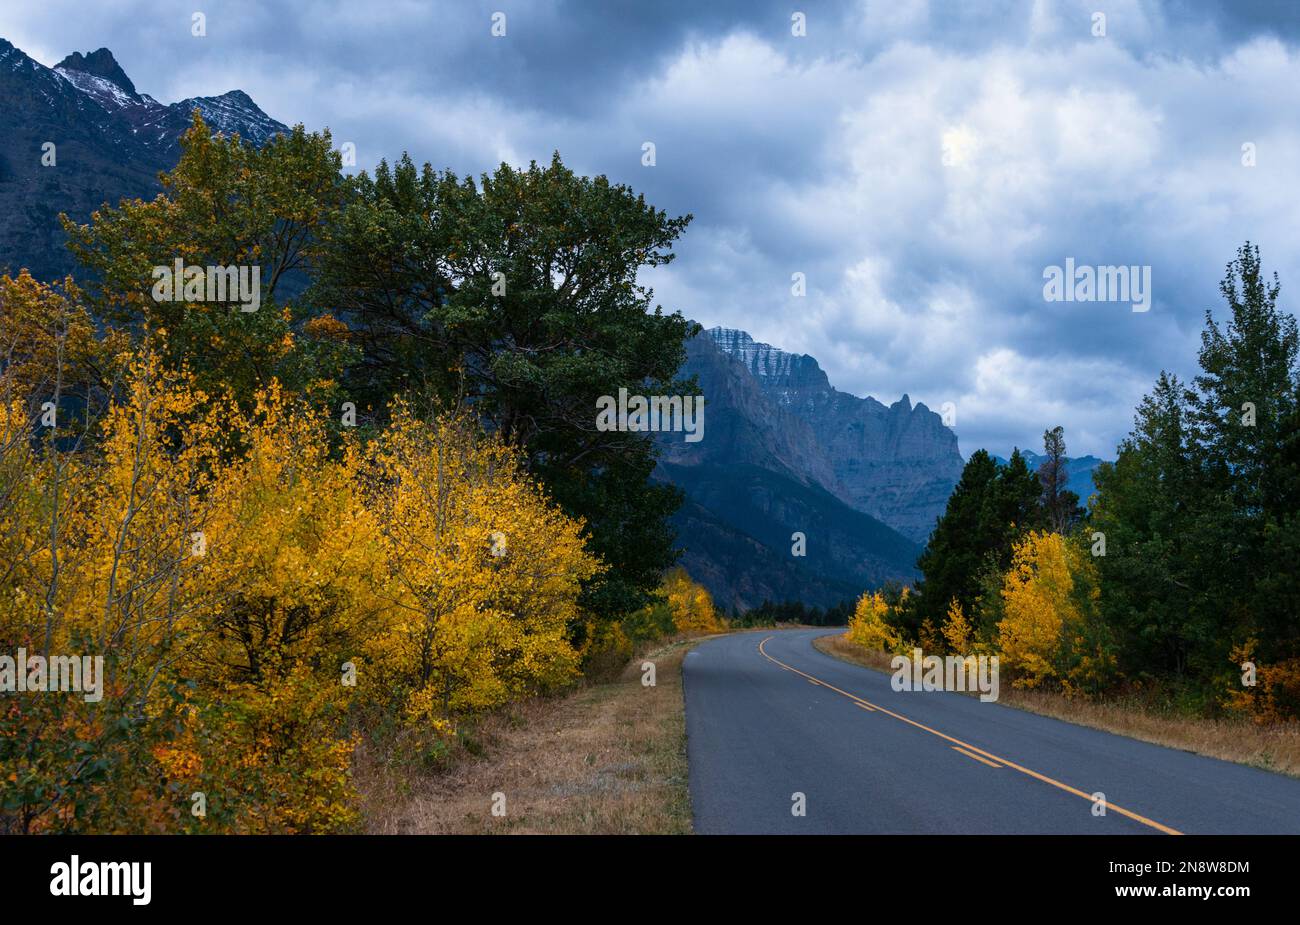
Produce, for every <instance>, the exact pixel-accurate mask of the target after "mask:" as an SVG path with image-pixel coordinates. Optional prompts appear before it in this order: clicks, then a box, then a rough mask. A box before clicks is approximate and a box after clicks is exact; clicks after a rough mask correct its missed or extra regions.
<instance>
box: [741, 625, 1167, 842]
mask: <svg viewBox="0 0 1300 925" xmlns="http://www.w3.org/2000/svg"><path fill="white" fill-rule="evenodd" d="M770 639H772V637H771V636H768V637H767V638H766V639H764V640H763V641H762V642H760V643H759V644H758V651H759V653H760V654H761V655H762V656H763V658H765V659H767V660H768V661H769V662H772V663H774V664H776V665H780V666H781V667H782V668H784V669H785V670H786V671H793V672H794V673H795V674H797V675H799V676H801V677H804V678H807V679H808V680H809V681H811V682H812V683H814V684H819V685H821V686H822V687H824V688H826V689H827V690H832V691H835V693H837V694H841V695H843V696H845V697H847V698H849V699H850V700H852V701H853V702H854V703H856V704H857V705H858V706H860V707H864V708H865V709H867V710H871V711H874V712H877V713H884V714H885V715H886V716H892V717H893V718H894V719H896V720H901V721H902V722H904V723H907V724H908V725H909V726H915V727H916V728H917V729H923V730H925V731H926V732H928V733H930V734H931V735H934V736H938V737H939V738H941V739H944V740H945V741H947V742H951V743H953V750H954V751H959V752H961V753H962V754H964V755H966V756H967V757H968V758H974V759H975V760H976V761H982V762H983V763H984V764H987V765H990V766H992V767H995V768H996V767H999V766H1005V767H1008V768H1011V769H1012V770H1013V771H1019V772H1020V773H1021V774H1024V775H1027V776H1029V777H1032V778H1034V779H1035V780H1040V781H1042V782H1043V783H1045V784H1050V785H1052V786H1053V787H1056V788H1057V789H1058V790H1064V791H1065V792H1066V793H1072V794H1074V795H1075V796H1077V797H1081V798H1082V799H1085V800H1087V801H1088V802H1089V803H1092V802H1093V799H1092V795H1091V794H1088V793H1084V792H1083V791H1082V790H1079V789H1077V788H1075V787H1071V786H1070V785H1069V784H1064V783H1062V782H1061V781H1059V780H1056V779H1055V778H1052V777H1048V776H1047V775H1046V774H1039V773H1038V772H1037V771H1031V770H1030V769H1029V768H1026V767H1024V766H1023V765H1019V764H1016V763H1015V762H1014V761H1008V760H1007V759H1006V758H1002V757H1000V756H998V755H995V754H993V753H992V752H986V751H985V750H984V749H982V748H977V747H976V746H974V745H971V744H970V743H969V742H963V741H962V740H961V739H956V738H953V737H952V736H950V735H948V734H946V733H943V732H940V731H939V730H937V729H931V728H930V727H929V726H926V725H925V724H924V723H918V722H917V721H916V720H914V719H908V718H907V717H906V716H903V715H902V714H901V713H895V712H894V711H893V710H888V709H886V708H884V707H882V706H880V704H877V703H872V702H871V701H869V700H864V699H863V698H861V697H859V696H858V695H857V694H850V693H849V692H848V691H842V690H840V689H839V688H838V687H836V686H835V685H833V684H827V683H826V682H825V681H823V680H822V679H821V678H814V677H813V676H812V675H810V674H808V673H807V672H805V671H800V670H799V669H798V668H795V667H793V666H791V665H787V664H786V663H785V662H783V661H781V660H780V659H778V658H773V657H772V656H770V655H768V654H767V649H765V648H763V647H764V646H766V645H767V643H768V641H769V640H770ZM1106 811H1107V812H1111V811H1114V812H1117V813H1119V814H1120V815H1121V816H1127V817H1128V818H1130V819H1132V820H1133V821H1134V822H1140V823H1142V824H1143V825H1147V826H1150V827H1151V828H1153V829H1155V830H1157V831H1159V832H1164V833H1165V834H1166V835H1182V834H1183V833H1182V832H1180V831H1178V830H1177V829H1172V828H1170V827H1169V826H1167V825H1162V824H1160V823H1159V822H1156V821H1155V820H1154V819H1148V818H1147V817H1146V816H1142V815H1139V814H1138V813H1135V812H1133V811H1132V810H1127V809H1125V808H1124V807H1122V806H1116V805H1115V804H1114V803H1111V802H1109V801H1107V803H1106Z"/></svg>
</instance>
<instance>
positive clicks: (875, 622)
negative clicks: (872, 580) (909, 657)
mask: <svg viewBox="0 0 1300 925" xmlns="http://www.w3.org/2000/svg"><path fill="white" fill-rule="evenodd" d="M889 615H890V607H889V604H888V603H886V602H885V598H884V595H882V594H881V593H880V592H879V591H867V592H866V593H865V594H863V595H862V596H861V597H860V598H858V603H857V606H856V607H855V608H854V610H853V616H852V617H851V618H850V619H849V629H848V633H846V635H847V636H848V639H849V641H850V642H852V643H855V644H857V645H860V646H862V647H863V648H866V649H872V650H876V651H880V652H891V653H899V652H903V651H905V650H906V649H907V644H906V643H905V642H904V641H903V637H902V635H901V634H900V633H899V632H898V630H896V629H894V627H892V626H891V625H890V624H889V622H888V617H889Z"/></svg>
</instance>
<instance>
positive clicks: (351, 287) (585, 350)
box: [317, 154, 695, 617]
mask: <svg viewBox="0 0 1300 925" xmlns="http://www.w3.org/2000/svg"><path fill="white" fill-rule="evenodd" d="M689 221H690V216H689V215H688V216H684V217H680V218H672V217H669V216H668V215H667V214H666V213H664V212H663V211H661V210H658V209H655V208H653V207H651V206H649V205H648V204H647V203H646V202H645V199H644V197H642V196H638V195H636V194H634V193H633V191H632V190H631V189H629V188H628V187H626V186H619V185H614V184H611V183H610V182H609V181H608V180H607V179H606V178H605V177H595V178H590V177H579V176H577V175H575V174H574V173H573V172H572V171H571V170H569V169H568V168H567V167H565V166H564V164H563V163H562V162H561V160H560V158H559V155H558V154H557V155H556V156H555V157H554V158H553V159H552V161H551V163H550V164H549V165H547V166H539V165H538V164H536V163H533V164H531V165H530V166H529V167H528V168H527V169H524V170H516V169H513V168H511V167H509V166H508V165H505V164H503V165H501V166H500V167H499V168H498V169H497V170H496V171H495V172H494V173H492V174H490V175H483V176H482V177H481V178H480V179H479V181H478V182H476V181H475V180H473V179H472V178H468V177H466V178H460V177H458V176H456V175H455V174H453V173H451V172H449V171H447V172H441V173H439V172H435V171H434V170H433V169H432V168H431V167H429V166H428V165H425V167H424V168H423V170H417V169H416V167H415V165H414V164H413V163H412V162H411V160H410V159H409V158H408V157H403V158H402V160H401V161H399V162H398V163H397V165H396V166H395V167H391V168H390V167H389V166H388V165H387V164H382V165H381V166H380V167H379V168H378V170H377V171H376V172H375V175H374V177H369V176H366V175H361V176H360V177H358V178H357V179H356V180H355V182H354V185H353V191H352V197H351V201H350V203H349V205H348V206H347V208H346V209H345V210H344V211H343V214H342V216H341V218H340V220H339V221H338V222H337V223H336V224H335V225H334V226H333V227H332V228H331V229H330V231H329V235H328V247H327V250H326V259H325V261H324V263H323V267H322V275H321V278H320V280H319V285H318V287H317V292H318V293H319V295H320V299H321V300H322V301H328V304H332V305H336V306H337V307H338V308H339V309H340V312H341V314H342V317H343V318H344V320H345V321H346V322H347V324H348V326H349V328H350V339H351V340H352V342H353V343H355V344H356V345H357V346H358V347H359V349H360V351H361V361H360V363H359V364H358V365H357V366H356V367H354V368H353V369H352V370H351V371H350V373H349V375H348V377H347V379H346V390H347V392H348V394H349V395H354V396H357V398H358V401H359V402H365V403H367V404H370V405H373V406H374V407H381V406H382V401H381V399H385V398H386V397H387V396H388V395H391V394H393V393H400V392H406V391H420V392H423V393H425V394H429V395H433V396H436V397H438V398H439V399H440V400H442V401H443V402H445V403H450V404H458V405H463V406H468V407H472V408H473V409H474V411H475V412H476V413H477V414H478V415H479V416H480V417H481V418H482V419H483V420H484V421H485V422H487V423H488V425H489V426H490V427H491V428H493V429H494V430H496V431H498V432H499V433H501V434H502V435H503V436H504V437H505V438H506V439H507V440H508V441H509V442H510V443H511V444H512V445H514V446H515V447H517V448H518V449H519V450H520V451H521V453H522V455H523V457H524V459H525V460H526V463H527V465H528V467H529V469H530V470H531V471H532V472H533V473H534V474H535V475H536V476H538V477H539V478H541V480H542V481H543V482H544V483H545V485H546V487H547V489H548V491H549V492H550V494H551V495H552V497H553V498H555V500H556V501H557V502H559V504H560V505H561V506H562V507H563V508H564V509H565V510H566V512H568V513H569V514H571V515H574V516H578V517H581V518H583V520H584V521H585V523H586V528H587V531H588V537H589V542H590V548H591V549H592V551H594V552H595V553H596V554H597V555H599V556H600V557H601V558H602V559H603V560H604V562H605V563H606V564H607V565H609V566H610V568H609V570H608V571H607V572H605V573H604V574H603V575H602V576H601V577H599V578H597V579H594V580H593V581H592V582H591V583H589V584H588V586H587V588H586V593H585V598H584V602H585V604H586V605H587V606H588V607H589V608H591V609H592V610H593V611H595V612H596V613H597V614H600V615H604V616H609V617H613V616H617V615H620V614H625V613H629V612H631V611H633V610H636V609H638V608H640V607H641V606H643V605H644V604H645V603H647V601H648V600H649V599H650V598H651V596H652V595H653V594H654V590H655V588H656V586H657V584H658V580H659V576H660V574H661V573H662V572H663V570H664V569H665V568H667V567H668V566H670V565H671V564H672V563H673V561H674V559H675V555H676V553H675V550H674V548H673V533H672V530H671V528H670V527H669V524H668V517H669V516H670V515H671V513H672V512H673V511H674V510H675V509H676V507H677V505H678V504H679V503H680V495H679V493H678V492H677V491H676V490H675V489H673V488H672V487H671V486H668V485H666V484H662V483H657V482H652V481H651V480H650V476H651V473H652V471H653V469H654V465H655V452H654V447H653V444H652V443H651V441H650V439H649V438H648V436H647V435H646V434H641V433H627V432H609V431H600V430H597V428H596V407H597V406H596V401H597V399H598V398H599V397H600V396H602V395H617V394H618V390H619V388H620V387H625V388H627V389H628V390H629V392H630V393H632V394H643V395H649V394H683V393H690V392H693V391H695V389H694V386H693V383H686V382H677V381H674V380H675V376H676V374H677V371H678V369H679V368H680V367H681V365H682V363H683V361H684V360H685V347H684V342H685V340H686V339H687V338H688V337H689V336H690V335H692V334H693V333H694V332H695V326H694V325H693V324H692V323H691V322H689V321H687V320H686V319H685V318H683V317H682V316H681V315H680V314H677V313H674V314H671V315H667V314H664V312H663V311H662V310H661V309H660V308H659V307H657V306H654V307H653V308H652V304H653V303H652V299H653V293H652V291H651V290H649V289H648V288H646V287H643V286H641V285H639V284H638V282H637V275H638V272H639V271H640V270H641V269H642V268H653V267H658V266H662V265H664V264H667V263H668V262H670V261H671V260H672V259H673V256H674V255H673V253H672V248H673V243H674V242H675V241H676V239H677V238H678V236H679V235H680V234H681V233H682V231H683V230H684V229H685V228H686V226H687V224H688V222H689Z"/></svg>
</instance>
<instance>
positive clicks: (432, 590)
mask: <svg viewBox="0 0 1300 925" xmlns="http://www.w3.org/2000/svg"><path fill="white" fill-rule="evenodd" d="M364 484H365V486H366V495H367V504H368V505H369V507H370V509H371V510H372V511H373V513H374V516H375V518H376V521H377V523H378V524H379V527H380V538H379V542H380V546H381V548H382V551H383V552H382V557H383V561H384V568H385V571H386V574H387V576H388V577H387V580H386V583H385V586H384V590H383V592H382V595H383V601H384V603H385V605H386V606H387V608H388V612H387V616H386V619H385V621H384V631H383V633H382V634H381V635H380V636H378V637H376V639H375V640H373V643H372V645H371V646H370V648H369V650H368V663H369V664H371V665H373V666H374V670H375V671H376V673H377V675H378V676H379V677H381V678H383V679H384V683H385V684H386V685H387V686H388V689H389V690H391V691H393V692H396V693H398V694H399V695H400V697H401V699H402V701H403V702H402V705H401V708H402V710H403V712H404V715H405V716H406V717H407V719H408V721H411V722H420V723H428V724H433V725H436V726H438V727H440V728H450V724H451V723H452V721H453V717H454V714H456V713H457V712H462V711H470V710H481V709H484V708H487V707H491V706H495V705H497V704H499V703H502V702H504V701H505V700H507V699H510V698H512V697H518V696H523V695H526V694H531V693H537V692H544V691H548V690H553V689H555V688H557V687H559V686H561V685H563V684H566V683H568V682H569V681H571V680H572V679H573V678H574V677H575V675H576V672H577V662H578V653H577V652H576V650H575V649H574V647H573V646H572V644H571V643H570V641H569V639H568V636H567V631H568V629H569V627H570V625H571V624H572V623H573V622H575V621H576V620H577V619H578V617H579V609H578V594H579V591H580V589H581V584H582V582H583V581H585V580H586V579H588V578H590V577H591V576H592V575H594V574H595V573H596V572H597V570H598V569H599V568H600V567H601V566H600V564H599V562H598V561H597V560H596V559H595V557H593V556H592V555H591V554H589V553H588V552H587V551H586V549H585V547H584V545H583V540H582V534H581V530H582V525H581V523H580V522H577V521H574V520H572V519H570V518H568V517H566V516H565V515H564V514H563V513H562V512H561V511H560V510H559V509H558V508H557V507H555V506H554V505H553V504H552V503H551V502H550V501H549V500H548V499H547V498H546V497H545V495H544V494H543V493H542V491H541V489H540V488H539V486H537V485H536V484H535V483H534V482H532V481H531V480H530V479H528V478H527V477H525V475H524V474H523V473H522V471H521V470H520V468H519V465H518V462H517V460H516V459H515V457H514V455H513V453H512V452H511V451H510V449H509V448H508V447H506V446H505V445H504V444H503V443H502V442H501V441H499V440H497V439H495V438H492V437H489V436H486V435H484V434H482V433H481V432H480V431H479V430H478V429H477V428H476V427H475V426H474V425H473V423H472V422H470V421H467V420H465V419H463V418H457V417H453V416H445V417H441V418H438V419H436V420H434V421H432V422H428V421H423V420H420V419H419V418H417V417H416V416H415V415H414V414H412V413H411V411H410V410H409V409H408V408H406V407H405V406H402V405H398V406H397V407H396V408H394V409H393V415H392V423H391V424H390V425H389V427H388V428H387V429H386V430H385V431H384V433H382V434H381V435H380V436H379V437H378V438H377V439H376V440H375V441H374V442H373V443H372V445H371V447H370V448H369V450H368V453H367V458H366V469H365V473H364Z"/></svg>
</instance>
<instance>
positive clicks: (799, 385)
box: [708, 327, 831, 401]
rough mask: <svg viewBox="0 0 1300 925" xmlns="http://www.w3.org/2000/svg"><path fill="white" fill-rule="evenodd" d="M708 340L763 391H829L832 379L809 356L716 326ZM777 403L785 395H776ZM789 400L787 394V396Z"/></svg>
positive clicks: (732, 329) (731, 329) (733, 329)
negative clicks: (745, 372)
mask: <svg viewBox="0 0 1300 925" xmlns="http://www.w3.org/2000/svg"><path fill="white" fill-rule="evenodd" d="M708 335H709V337H711V338H712V339H713V342H714V343H715V344H717V345H718V347H719V348H720V349H721V350H722V352H723V353H726V354H728V355H729V356H731V357H733V358H735V359H736V360H739V361H740V363H741V365H743V366H744V367H745V368H746V369H748V370H749V372H750V375H752V376H753V377H754V378H755V379H757V380H758V382H759V384H760V385H762V386H763V389H764V390H765V391H768V392H774V393H782V392H785V393H788V392H789V391H790V390H814V391H816V390H829V389H830V388H831V384H830V380H829V379H827V378H826V373H825V372H824V371H823V370H822V368H821V366H819V365H818V364H817V361H816V360H815V359H813V358H812V357H810V356H808V355H807V354H797V353H786V352H785V351H784V350H782V349H780V348H779V347H773V346H772V345H771V344H764V343H762V342H761V341H756V340H754V338H752V337H750V336H749V334H747V333H746V332H745V331H738V330H736V329H735V328H723V327H715V328H710V329H709V331H708ZM776 397H777V398H778V401H780V400H781V399H782V397H783V396H782V395H780V394H778V395H777V396H776ZM784 397H786V398H788V397H789V396H788V394H787V395H786V396H784Z"/></svg>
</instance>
